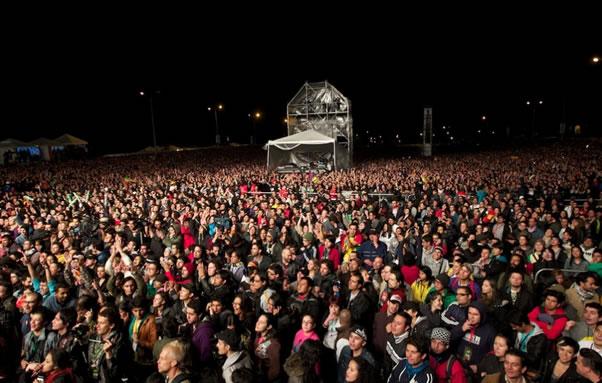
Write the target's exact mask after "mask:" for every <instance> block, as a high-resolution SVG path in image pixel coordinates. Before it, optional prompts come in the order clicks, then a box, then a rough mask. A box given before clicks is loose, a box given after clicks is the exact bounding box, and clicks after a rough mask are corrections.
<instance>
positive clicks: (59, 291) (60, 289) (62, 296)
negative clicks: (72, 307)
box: [54, 282, 69, 304]
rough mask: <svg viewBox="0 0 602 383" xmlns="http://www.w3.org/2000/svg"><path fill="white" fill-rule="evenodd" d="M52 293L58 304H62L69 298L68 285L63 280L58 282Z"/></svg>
mask: <svg viewBox="0 0 602 383" xmlns="http://www.w3.org/2000/svg"><path fill="white" fill-rule="evenodd" d="M54 295H55V297H56V301H57V303H58V304H64V303H65V302H67V299H69V286H68V285H67V284H65V283H64V282H58V283H57V284H56V288H55V290H54Z"/></svg>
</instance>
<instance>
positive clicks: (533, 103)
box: [526, 100, 543, 138]
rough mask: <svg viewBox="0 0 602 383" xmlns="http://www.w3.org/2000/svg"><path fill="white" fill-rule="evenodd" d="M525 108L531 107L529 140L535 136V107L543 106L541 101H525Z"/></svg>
mask: <svg viewBox="0 0 602 383" xmlns="http://www.w3.org/2000/svg"><path fill="white" fill-rule="evenodd" d="M526 104H527V106H531V105H532V108H533V116H532V118H531V138H533V137H536V136H537V125H536V124H535V110H536V109H537V105H543V100H537V101H531V100H527V103H526Z"/></svg>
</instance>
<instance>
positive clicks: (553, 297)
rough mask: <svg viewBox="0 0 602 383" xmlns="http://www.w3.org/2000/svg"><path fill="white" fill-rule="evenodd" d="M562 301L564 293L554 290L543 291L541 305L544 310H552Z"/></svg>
mask: <svg viewBox="0 0 602 383" xmlns="http://www.w3.org/2000/svg"><path fill="white" fill-rule="evenodd" d="M563 302H564V294H563V293H561V292H558V291H556V290H546V291H545V292H544V301H543V307H544V309H545V310H546V311H554V310H556V309H557V308H558V307H560V305H561V304H562V303H563Z"/></svg>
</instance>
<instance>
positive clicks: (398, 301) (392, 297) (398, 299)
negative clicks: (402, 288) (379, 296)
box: [389, 294, 401, 304]
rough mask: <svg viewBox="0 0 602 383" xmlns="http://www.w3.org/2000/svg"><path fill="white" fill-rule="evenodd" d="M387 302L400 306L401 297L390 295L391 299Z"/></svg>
mask: <svg viewBox="0 0 602 383" xmlns="http://www.w3.org/2000/svg"><path fill="white" fill-rule="evenodd" d="M389 300H390V301H391V302H397V303H399V304H401V297H400V296H399V295H398V294H393V295H391V297H390V298H389Z"/></svg>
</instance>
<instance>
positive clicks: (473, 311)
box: [466, 302, 482, 328]
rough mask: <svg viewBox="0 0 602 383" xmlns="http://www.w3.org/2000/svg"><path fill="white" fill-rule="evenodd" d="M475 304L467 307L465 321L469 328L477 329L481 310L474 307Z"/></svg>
mask: <svg viewBox="0 0 602 383" xmlns="http://www.w3.org/2000/svg"><path fill="white" fill-rule="evenodd" d="M476 305H477V302H474V303H473V304H472V305H470V306H469V307H468V316H467V319H466V320H467V321H468V323H470V326H471V327H473V328H474V327H477V326H478V325H479V324H480V323H481V320H482V318H481V310H479V308H478V307H477V306H476Z"/></svg>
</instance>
